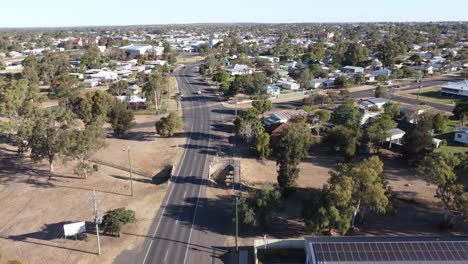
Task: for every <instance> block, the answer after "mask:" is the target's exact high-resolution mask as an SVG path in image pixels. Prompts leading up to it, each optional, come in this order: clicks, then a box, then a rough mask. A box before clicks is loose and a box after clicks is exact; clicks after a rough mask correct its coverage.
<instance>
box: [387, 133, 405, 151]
mask: <svg viewBox="0 0 468 264" xmlns="http://www.w3.org/2000/svg"><path fill="white" fill-rule="evenodd" d="M405 134H406V132H405V131H403V130H401V129H399V128H394V129H392V130H390V137H388V138H387V139H385V141H386V142H388V143H389V147H390V148H391V147H392V144H396V145H401V144H402V139H403V137H404V136H405Z"/></svg>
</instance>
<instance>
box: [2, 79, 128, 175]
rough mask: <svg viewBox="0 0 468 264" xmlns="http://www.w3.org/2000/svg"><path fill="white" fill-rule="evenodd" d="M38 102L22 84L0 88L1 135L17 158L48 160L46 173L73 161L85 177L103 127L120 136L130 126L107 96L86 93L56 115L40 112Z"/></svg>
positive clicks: (31, 87) (101, 142)
mask: <svg viewBox="0 0 468 264" xmlns="http://www.w3.org/2000/svg"><path fill="white" fill-rule="evenodd" d="M41 101H42V97H41V95H40V94H39V88H38V86H37V84H34V83H30V82H29V81H28V80H26V79H21V80H18V81H12V82H10V83H8V84H4V83H3V84H1V85H0V114H1V115H2V116H4V117H5V121H2V122H1V123H0V125H1V132H2V134H5V135H7V136H8V137H9V138H10V139H11V140H12V141H13V142H14V144H15V145H16V146H17V147H18V154H23V153H26V152H28V151H30V156H31V159H32V160H33V161H35V162H39V161H42V160H47V161H48V163H49V166H50V171H51V172H53V168H54V163H55V161H57V160H64V161H68V160H77V161H78V166H77V170H76V171H77V173H79V174H80V175H84V176H86V175H87V174H88V172H89V165H88V162H87V161H88V159H89V158H90V157H91V155H92V154H93V153H94V152H96V151H97V150H99V149H100V148H102V147H104V146H105V137H106V132H105V130H103V128H102V127H103V124H104V123H105V122H110V123H111V124H112V128H113V129H114V133H115V134H116V135H119V136H120V135H123V134H124V133H126V132H127V131H128V130H129V129H130V128H131V127H132V126H133V125H134V122H133V112H131V111H130V110H128V109H127V106H126V104H124V103H121V102H119V101H117V100H115V99H114V98H113V97H112V96H111V95H109V94H108V93H106V92H102V91H98V92H95V93H88V94H87V95H86V96H85V97H83V98H79V99H78V100H75V101H73V103H70V104H69V105H68V106H67V107H66V106H63V105H62V106H59V107H58V108H57V109H55V110H52V109H44V108H41V106H40V103H41ZM81 124H82V125H81Z"/></svg>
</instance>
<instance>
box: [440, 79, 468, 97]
mask: <svg viewBox="0 0 468 264" xmlns="http://www.w3.org/2000/svg"><path fill="white" fill-rule="evenodd" d="M440 92H441V93H445V94H452V95H458V96H465V97H468V82H467V81H462V82H449V83H447V84H446V85H444V86H442V87H441V89H440Z"/></svg>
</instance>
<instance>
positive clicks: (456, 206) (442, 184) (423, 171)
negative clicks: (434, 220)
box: [417, 152, 468, 227]
mask: <svg viewBox="0 0 468 264" xmlns="http://www.w3.org/2000/svg"><path fill="white" fill-rule="evenodd" d="M462 166H466V164H462V163H461V160H460V158H459V157H456V156H455V155H454V154H451V153H446V152H441V153H433V154H431V155H429V156H426V157H425V158H424V159H423V160H422V162H421V163H420V164H419V166H418V169H417V171H418V174H419V175H421V176H422V177H423V178H424V179H425V180H426V181H427V182H429V183H432V184H435V185H437V191H436V195H435V197H436V198H439V199H440V200H441V201H442V203H443V205H444V219H443V222H442V223H443V226H445V227H452V226H453V225H454V224H456V221H457V220H460V219H461V220H467V219H468V193H466V192H465V187H464V185H463V183H462V182H460V179H459V177H458V175H457V173H456V171H457V169H460V171H464V169H466V168H461V167H462Z"/></svg>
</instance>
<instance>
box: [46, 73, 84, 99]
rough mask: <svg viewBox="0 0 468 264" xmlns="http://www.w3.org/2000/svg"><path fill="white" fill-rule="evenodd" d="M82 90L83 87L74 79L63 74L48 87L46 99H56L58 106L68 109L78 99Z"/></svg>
mask: <svg viewBox="0 0 468 264" xmlns="http://www.w3.org/2000/svg"><path fill="white" fill-rule="evenodd" d="M82 88H83V86H82V85H81V84H80V83H79V82H78V80H77V79H76V78H74V77H72V76H70V75H68V74H63V75H60V76H58V77H56V80H55V83H53V84H52V85H51V86H50V88H49V93H48V97H49V98H52V99H55V98H58V99H59V104H60V105H63V106H65V107H69V106H70V104H71V102H72V101H74V100H76V98H78V97H79V95H80V90H81V89H82Z"/></svg>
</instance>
